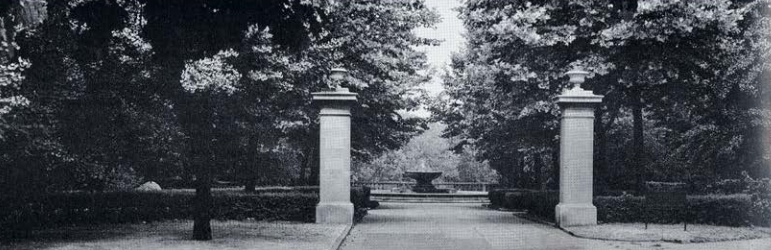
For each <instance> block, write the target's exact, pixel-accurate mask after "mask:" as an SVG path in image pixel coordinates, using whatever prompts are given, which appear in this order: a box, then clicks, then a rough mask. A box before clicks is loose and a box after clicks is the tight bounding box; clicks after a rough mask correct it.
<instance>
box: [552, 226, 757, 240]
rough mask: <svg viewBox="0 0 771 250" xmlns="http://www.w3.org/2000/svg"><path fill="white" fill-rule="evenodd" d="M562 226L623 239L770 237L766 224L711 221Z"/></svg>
mask: <svg viewBox="0 0 771 250" xmlns="http://www.w3.org/2000/svg"><path fill="white" fill-rule="evenodd" d="M565 230H567V231H569V232H571V233H573V234H575V235H576V236H580V237H587V238H593V239H607V240H623V241H668V242H681V243H700V242H716V241H729V240H748V239H759V238H768V237H771V229H769V228H753V227H726V226H711V225H700V224H696V225H691V224H689V225H688V231H683V224H666V225H662V224H648V229H647V230H646V229H645V224H643V223H608V224H600V225H597V226H578V227H567V228H565Z"/></svg>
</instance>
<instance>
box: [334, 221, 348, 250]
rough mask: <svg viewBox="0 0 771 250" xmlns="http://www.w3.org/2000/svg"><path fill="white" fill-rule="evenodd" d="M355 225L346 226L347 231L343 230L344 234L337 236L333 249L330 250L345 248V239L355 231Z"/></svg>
mask: <svg viewBox="0 0 771 250" xmlns="http://www.w3.org/2000/svg"><path fill="white" fill-rule="evenodd" d="M353 224H354V223H350V224H347V225H346V226H345V229H343V233H341V234H340V235H338V236H337V238H336V239H335V242H334V243H333V244H332V247H331V248H329V249H330V250H339V249H340V247H341V246H343V241H345V238H347V237H348V235H349V234H350V233H351V229H353Z"/></svg>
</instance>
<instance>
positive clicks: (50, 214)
mask: <svg viewBox="0 0 771 250" xmlns="http://www.w3.org/2000/svg"><path fill="white" fill-rule="evenodd" d="M194 196H195V191H194V190H189V189H186V190H164V191H159V192H133V191H131V192H129V191H124V192H97V193H91V192H68V193H54V194H47V195H40V196H38V197H34V198H27V199H24V200H20V199H18V198H15V197H0V228H3V229H4V230H6V231H19V230H21V231H24V230H29V229H37V228H50V227H56V226H68V225H87V224H101V223H133V222H143V221H146V222H150V221H162V220H173V219H189V218H191V217H192V213H193V207H192V205H191V204H192V201H193V198H194ZM212 196H213V199H214V207H213V208H212V213H213V218H214V219H218V220H244V219H254V220H286V221H301V222H313V221H314V217H315V207H316V204H317V203H318V201H319V198H318V187H301V188H298V189H292V188H271V189H265V190H258V191H257V192H255V193H245V192H242V191H240V189H216V190H214V192H213V195H212ZM368 196H369V188H366V187H356V188H352V189H351V202H352V203H353V204H354V208H355V211H356V214H355V217H356V219H357V220H358V219H361V218H362V217H363V216H364V215H365V214H366V209H367V207H368V206H367V205H368V204H369V203H371V202H370V201H369V197H368ZM3 234H5V232H3Z"/></svg>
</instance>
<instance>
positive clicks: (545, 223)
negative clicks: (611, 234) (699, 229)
mask: <svg viewBox="0 0 771 250" xmlns="http://www.w3.org/2000/svg"><path fill="white" fill-rule="evenodd" d="M514 216H517V217H519V218H522V219H525V220H529V221H532V222H535V223H540V224H544V225H547V226H552V227H555V228H557V229H559V230H562V231H563V232H565V233H567V234H568V235H570V236H573V237H576V238H579V239H587V240H602V241H618V242H638V243H663V242H666V243H679V244H683V243H684V242H682V241H668V240H623V239H610V238H602V237H591V236H586V235H581V234H577V233H575V232H573V231H571V230H570V229H567V228H564V227H560V226H558V225H557V223H554V222H551V221H547V220H544V219H541V218H537V217H535V216H531V215H528V214H517V213H514Z"/></svg>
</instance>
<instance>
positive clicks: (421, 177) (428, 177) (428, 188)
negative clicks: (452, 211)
mask: <svg viewBox="0 0 771 250" xmlns="http://www.w3.org/2000/svg"><path fill="white" fill-rule="evenodd" d="M439 176H442V172H416V171H408V172H404V177H407V178H412V179H415V181H417V184H415V186H413V187H412V191H413V192H415V193H449V192H450V190H449V189H438V188H436V187H435V186H434V184H431V182H432V181H434V179H436V178H439Z"/></svg>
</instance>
